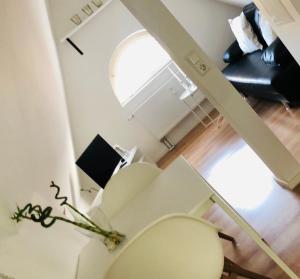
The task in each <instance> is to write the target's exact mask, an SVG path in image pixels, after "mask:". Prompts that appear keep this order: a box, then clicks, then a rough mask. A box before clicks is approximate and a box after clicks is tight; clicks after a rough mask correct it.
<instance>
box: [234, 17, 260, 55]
mask: <svg viewBox="0 0 300 279" xmlns="http://www.w3.org/2000/svg"><path fill="white" fill-rule="evenodd" d="M228 22H229V24H230V28H231V30H232V32H233V34H234V36H235V38H236V40H237V42H238V44H239V46H240V48H241V50H242V51H243V52H244V53H252V52H254V51H256V50H258V49H263V45H262V44H261V43H260V42H259V41H258V38H257V36H256V34H255V33H254V32H253V29H252V27H251V24H250V23H249V22H248V20H247V19H246V17H245V15H244V13H241V14H240V15H239V16H237V17H236V18H234V19H229V20H228Z"/></svg>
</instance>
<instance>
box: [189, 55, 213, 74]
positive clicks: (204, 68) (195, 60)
mask: <svg viewBox="0 0 300 279" xmlns="http://www.w3.org/2000/svg"><path fill="white" fill-rule="evenodd" d="M187 60H188V61H189V62H190V63H191V64H192V66H193V67H194V69H195V70H196V71H197V72H198V73H199V74H201V75H202V76H204V75H205V74H206V73H207V72H208V70H209V68H208V65H206V64H205V63H204V62H203V61H202V60H201V58H200V57H199V55H198V54H197V53H195V52H192V53H190V54H189V55H188V56H187Z"/></svg>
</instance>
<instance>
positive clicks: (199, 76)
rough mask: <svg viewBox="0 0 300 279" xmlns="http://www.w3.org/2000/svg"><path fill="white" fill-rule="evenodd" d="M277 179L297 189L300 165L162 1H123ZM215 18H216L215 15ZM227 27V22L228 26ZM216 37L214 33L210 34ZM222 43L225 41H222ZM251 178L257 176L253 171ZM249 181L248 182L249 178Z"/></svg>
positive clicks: (299, 178)
mask: <svg viewBox="0 0 300 279" xmlns="http://www.w3.org/2000/svg"><path fill="white" fill-rule="evenodd" d="M121 2H122V3H123V4H124V5H125V6H126V7H127V8H128V9H129V10H130V11H131V13H132V14H133V15H134V16H135V17H136V18H137V19H138V20H139V21H140V22H141V24H142V25H144V27H145V28H146V29H147V30H148V31H149V33H151V34H152V35H153V36H154V37H155V38H156V39H157V41H158V42H159V43H160V44H161V45H162V47H163V48H164V49H165V50H166V51H167V52H168V53H169V54H170V56H171V57H172V59H173V60H174V61H175V62H176V64H177V65H178V66H179V67H180V68H181V69H182V70H183V71H184V72H185V73H186V74H187V75H188V76H189V77H190V78H191V79H192V80H193V82H194V83H195V84H196V85H197V86H198V87H199V88H200V89H201V90H202V92H203V93H204V94H205V95H206V97H207V99H208V100H209V101H210V102H211V103H212V105H213V106H215V108H216V109H217V110H218V111H219V112H220V113H221V114H222V115H223V116H224V117H225V118H226V119H227V121H228V122H229V123H230V124H231V126H232V127H233V128H234V129H235V130H236V132H237V133H239V134H240V135H241V136H242V137H243V138H244V140H245V141H246V142H247V143H248V144H249V145H250V146H251V147H252V149H253V150H254V151H255V152H256V153H257V154H258V156H259V157H260V158H261V159H262V160H263V161H264V162H265V164H266V165H267V166H268V167H269V168H270V170H271V171H272V172H273V173H274V175H275V176H276V178H277V179H278V180H280V181H281V182H282V183H283V184H285V185H286V186H287V187H289V188H291V189H293V188H295V187H296V186H297V185H298V184H299V182H300V165H299V163H298V162H297V161H296V159H295V158H294V157H293V156H292V155H291V154H290V153H289V151H288V150H287V149H286V148H285V147H284V146H283V145H282V143H281V142H280V141H279V140H278V138H277V137H276V136H275V135H274V134H273V133H272V131H271V130H270V129H269V128H268V127H267V126H266V125H265V124H264V123H263V121H262V120H261V119H260V117H259V116H258V115H257V114H256V113H255V111H253V109H252V108H251V107H250V106H249V105H248V104H247V102H245V101H244V100H243V98H242V97H241V96H240V94H239V93H238V92H237V91H236V90H235V88H234V87H233V86H232V85H231V84H230V83H229V82H228V81H227V80H226V79H225V78H224V76H223V74H222V73H221V72H220V70H219V69H218V68H217V67H216V65H215V64H214V63H213V62H212V61H211V60H210V58H209V57H208V56H207V55H206V54H205V53H204V51H203V50H202V49H201V48H200V47H199V45H198V44H197V43H196V42H195V41H194V40H193V38H192V37H191V36H190V35H189V34H188V32H187V31H186V30H185V29H184V28H183V27H182V26H181V25H180V24H179V22H178V21H177V20H176V18H175V17H174V16H173V15H172V14H171V13H170V11H169V10H168V9H167V8H166V7H165V6H164V4H163V3H162V2H161V1H160V0H121ZM212 16H213V15H212ZM224 24H226V22H224ZM207 32H211V34H212V36H214V30H207ZM220 40H222V38H220ZM249 175H255V173H252V172H251V170H249ZM245 179H247V178H245Z"/></svg>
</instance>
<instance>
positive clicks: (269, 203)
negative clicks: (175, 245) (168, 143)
mask: <svg viewBox="0 0 300 279" xmlns="http://www.w3.org/2000/svg"><path fill="white" fill-rule="evenodd" d="M253 107H254V109H255V111H256V112H257V113H258V114H259V115H260V116H261V117H262V118H263V120H264V122H265V123H266V124H267V125H268V126H269V127H270V128H271V129H272V131H273V132H274V133H275V134H276V135H277V136H278V138H279V139H280V140H281V141H282V142H283V143H284V145H285V146H286V147H287V148H288V149H289V150H290V152H291V153H292V154H294V156H295V157H296V158H297V160H299V161H300V109H293V110H292V113H293V116H291V115H289V114H288V113H287V112H286V111H285V109H284V108H283V106H282V105H278V104H272V103H267V102H256V103H255V105H253ZM179 155H183V156H184V157H185V158H186V159H187V160H188V162H189V163H190V164H191V165H192V166H194V167H195V168H196V169H197V170H198V171H199V172H200V173H201V174H202V175H203V176H204V177H205V178H206V179H207V180H208V181H209V182H210V183H211V184H212V185H213V187H214V188H215V189H216V190H217V191H218V192H219V193H220V194H222V195H223V196H224V197H225V198H226V199H227V201H229V203H230V204H231V205H232V206H233V207H234V208H235V209H236V210H237V211H238V212H239V213H240V214H241V215H242V216H243V217H244V218H245V219H246V220H247V221H248V222H249V223H250V224H251V225H252V226H253V227H254V228H255V229H256V230H257V231H258V232H259V233H260V234H261V236H262V237H263V238H264V239H265V240H266V241H267V242H268V244H269V245H270V246H271V247H272V248H273V250H275V251H276V252H277V254H278V255H279V256H280V257H281V258H282V259H283V260H284V261H285V262H286V263H287V264H288V265H289V266H290V267H291V268H292V269H293V270H294V271H295V272H296V273H297V274H298V275H299V277H300V189H296V191H294V192H291V191H289V190H287V189H284V188H282V187H280V186H279V185H278V184H277V183H276V182H275V181H274V179H273V176H272V173H271V172H270V171H269V170H268V169H267V168H266V166H265V165H264V164H263V163H262V161H261V160H260V159H259V158H258V157H257V156H256V154H255V153H254V152H253V151H252V150H251V149H250V148H249V146H248V145H247V144H246V143H245V142H244V141H243V140H242V139H241V138H240V137H239V136H238V135H237V134H236V133H235V132H234V130H233V129H232V128H231V127H230V125H228V123H226V121H224V122H223V125H222V126H221V128H217V125H213V126H210V127H209V128H208V129H206V130H205V131H204V130H203V128H202V127H201V125H199V126H197V127H196V128H195V129H194V130H193V131H191V132H190V133H189V134H188V135H187V136H186V137H185V138H184V139H183V140H182V141H181V142H180V143H179V144H178V145H177V146H176V148H175V149H174V150H173V151H171V152H169V154H167V156H165V157H164V158H163V159H162V160H160V162H159V163H158V164H159V166H160V167H162V168H164V167H166V166H167V165H168V164H170V163H171V162H172V161H173V160H174V159H175V158H176V157H177V156H179ZM278 160H280V158H278ZM299 188H300V187H299ZM205 217H206V218H207V219H209V220H210V221H211V222H213V223H216V224H218V225H219V226H221V227H222V228H224V232H226V233H228V234H231V235H233V236H234V237H236V239H237V241H238V243H239V246H238V247H237V248H233V247H232V245H231V244H229V243H224V249H225V255H226V256H228V257H229V258H231V259H232V260H234V261H235V262H237V263H239V264H241V265H242V266H244V267H246V268H249V269H251V270H253V271H256V272H259V273H261V274H264V275H267V276H269V277H270V278H274V279H277V278H279V279H281V278H282V279H283V278H288V276H286V275H285V274H284V273H283V272H282V271H281V270H280V269H279V268H278V267H277V266H276V265H275V264H274V263H273V262H272V261H271V260H270V259H269V258H268V257H267V256H266V255H265V254H264V253H263V252H262V251H261V250H260V249H259V248H258V247H257V246H256V244H255V243H254V242H253V241H252V240H251V239H249V238H248V236H247V235H245V233H244V232H242V231H241V229H240V228H239V227H238V226H237V225H236V224H235V223H234V222H232V221H231V220H230V218H228V216H227V215H226V214H225V213H224V212H223V211H222V210H221V209H220V208H217V206H215V207H214V208H212V209H211V210H210V211H209V212H208V213H207V214H206V216H205Z"/></svg>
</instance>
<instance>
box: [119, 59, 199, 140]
mask: <svg viewBox="0 0 300 279" xmlns="http://www.w3.org/2000/svg"><path fill="white" fill-rule="evenodd" d="M187 87H189V88H191V87H193V90H194V91H195V90H196V89H197V88H196V87H195V85H194V84H192V83H191V81H190V80H189V79H188V78H186V76H184V74H183V73H182V72H181V71H180V70H179V68H178V67H177V66H176V65H175V64H174V63H173V62H170V63H169V64H167V65H166V66H165V67H164V68H163V69H162V70H161V71H160V72H159V73H158V74H157V75H155V76H154V77H153V78H152V79H151V80H149V81H148V82H147V84H145V85H144V86H143V87H142V88H141V89H140V90H139V91H138V92H137V94H136V95H135V97H133V98H132V99H131V100H130V101H129V102H128V103H127V104H126V105H125V106H124V108H125V109H126V111H127V112H128V113H129V115H130V116H129V118H128V120H133V119H136V120H137V121H139V122H140V123H141V124H142V126H144V127H145V128H146V129H147V130H148V131H149V132H150V133H151V134H152V135H153V136H154V137H155V138H157V139H158V140H161V139H162V138H163V137H165V136H166V135H167V134H168V133H169V132H170V131H171V130H172V129H173V128H174V127H175V126H176V125H177V124H178V123H179V122H180V121H181V120H182V119H183V118H184V117H185V116H186V115H187V114H188V113H190V109H189V108H188V107H187V106H186V104H185V103H184V102H183V101H181V100H180V99H179V97H180V95H181V94H182V93H184V92H185V91H186V89H187ZM193 98H194V99H193V102H194V103H198V104H199V103H200V102H201V101H203V100H204V95H203V94H202V93H200V92H199V91H197V92H195V93H194V97H193Z"/></svg>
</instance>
